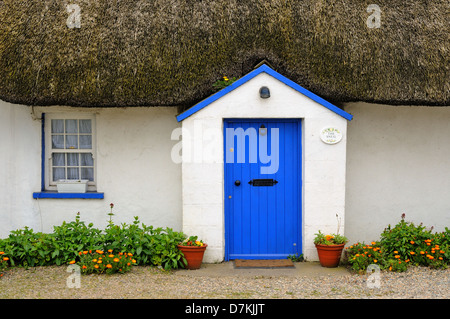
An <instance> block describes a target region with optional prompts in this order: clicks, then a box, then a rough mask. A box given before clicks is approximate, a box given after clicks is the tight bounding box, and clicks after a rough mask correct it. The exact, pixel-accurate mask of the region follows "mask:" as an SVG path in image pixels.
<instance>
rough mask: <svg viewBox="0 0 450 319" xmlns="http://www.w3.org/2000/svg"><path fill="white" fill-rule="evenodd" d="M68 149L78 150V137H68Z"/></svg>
mask: <svg viewBox="0 0 450 319" xmlns="http://www.w3.org/2000/svg"><path fill="white" fill-rule="evenodd" d="M66 148H69V149H71V148H78V135H66Z"/></svg>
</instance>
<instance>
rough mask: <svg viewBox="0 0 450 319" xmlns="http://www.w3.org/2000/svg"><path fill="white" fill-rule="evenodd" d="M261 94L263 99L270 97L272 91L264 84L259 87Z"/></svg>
mask: <svg viewBox="0 0 450 319" xmlns="http://www.w3.org/2000/svg"><path fill="white" fill-rule="evenodd" d="M259 96H260V97H261V98H262V99H268V98H269V97H270V91H269V88H268V87H267V86H263V87H261V88H260V89H259Z"/></svg>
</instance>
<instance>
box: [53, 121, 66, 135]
mask: <svg viewBox="0 0 450 319" xmlns="http://www.w3.org/2000/svg"><path fill="white" fill-rule="evenodd" d="M52 133H64V120H52Z"/></svg>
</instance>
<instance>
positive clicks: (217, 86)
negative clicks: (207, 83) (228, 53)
mask: <svg viewBox="0 0 450 319" xmlns="http://www.w3.org/2000/svg"><path fill="white" fill-rule="evenodd" d="M235 81H236V78H235V77H233V78H231V79H229V78H228V77H226V76H224V77H222V79H220V80H217V81H216V82H215V83H214V84H213V87H214V88H215V89H216V91H219V90H222V89H223V88H226V87H227V86H229V85H231V84H233V83H234V82H235Z"/></svg>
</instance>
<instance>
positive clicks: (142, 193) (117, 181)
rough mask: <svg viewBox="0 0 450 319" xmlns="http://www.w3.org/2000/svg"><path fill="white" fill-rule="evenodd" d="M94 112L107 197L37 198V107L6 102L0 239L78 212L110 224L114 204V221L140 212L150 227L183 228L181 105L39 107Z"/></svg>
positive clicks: (0, 131) (48, 228) (1, 105)
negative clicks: (176, 137)
mask: <svg viewBox="0 0 450 319" xmlns="http://www.w3.org/2000/svg"><path fill="white" fill-rule="evenodd" d="M61 111H62V112H75V113H76V112H94V113H95V116H96V131H97V146H98V148H97V154H96V155H97V157H96V164H97V181H98V183H97V184H98V187H97V190H98V191H99V192H104V193H105V197H104V199H38V200H36V199H33V198H32V193H33V192H38V191H40V188H41V121H40V119H33V116H32V114H31V113H32V108H31V107H27V106H22V105H13V104H9V103H6V102H2V101H0V115H1V116H0V138H1V143H0V180H2V181H3V183H2V186H0V189H1V191H0V238H3V237H6V236H8V234H9V232H10V231H11V230H15V229H18V228H22V227H24V226H29V227H31V228H33V230H35V231H43V232H52V231H53V226H54V225H60V224H61V223H62V222H63V221H72V220H74V218H75V215H76V213H77V212H80V213H81V219H82V220H85V221H87V222H93V223H94V226H95V227H99V228H103V227H104V226H106V224H107V221H108V218H109V216H108V215H107V214H108V213H109V212H110V208H109V204H110V203H114V204H115V208H114V213H115V216H114V217H113V220H114V222H115V223H117V224H119V223H123V222H125V223H131V222H132V221H133V220H134V218H133V217H134V216H139V218H140V220H141V221H142V222H143V223H145V224H146V225H154V226H161V227H172V228H173V229H174V230H177V231H180V230H181V217H182V216H181V165H180V164H176V163H174V162H173V161H172V160H171V150H172V147H173V145H174V144H176V142H177V141H172V140H171V134H172V131H173V130H174V129H175V128H177V127H178V126H179V125H180V124H179V123H177V121H176V118H175V116H176V112H177V111H176V108H163V107H156V108H153V107H149V108H141V107H139V108H105V109H90V108H70V107H41V108H34V113H35V116H36V117H37V118H39V117H40V116H41V112H46V113H49V112H61Z"/></svg>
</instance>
